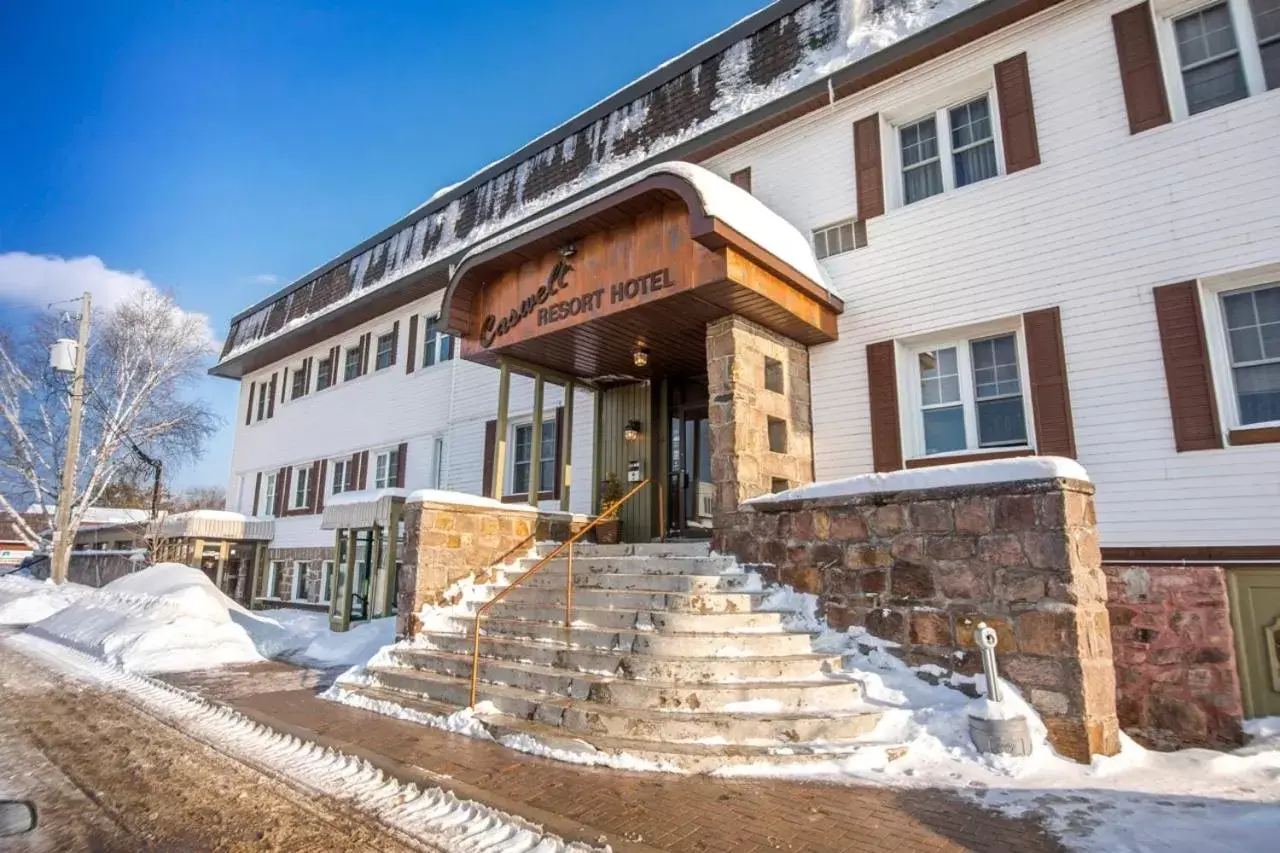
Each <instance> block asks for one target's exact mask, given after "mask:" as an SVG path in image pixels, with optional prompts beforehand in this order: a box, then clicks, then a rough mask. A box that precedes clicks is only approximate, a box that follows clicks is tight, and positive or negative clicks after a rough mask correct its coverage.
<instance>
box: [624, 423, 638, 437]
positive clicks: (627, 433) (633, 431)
mask: <svg viewBox="0 0 1280 853" xmlns="http://www.w3.org/2000/svg"><path fill="white" fill-rule="evenodd" d="M640 432H641V430H640V422H639V421H627V425H626V426H625V427H623V429H622V437H623V439H625V440H626V441H639V440H640Z"/></svg>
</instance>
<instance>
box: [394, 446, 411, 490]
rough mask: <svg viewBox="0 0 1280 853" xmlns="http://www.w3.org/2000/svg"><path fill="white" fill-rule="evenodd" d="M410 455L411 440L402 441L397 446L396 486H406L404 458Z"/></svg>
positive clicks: (401, 487) (400, 487)
mask: <svg viewBox="0 0 1280 853" xmlns="http://www.w3.org/2000/svg"><path fill="white" fill-rule="evenodd" d="M408 455H409V442H407V441H402V442H400V446H399V447H397V448H396V488H399V489H403V488H404V460H405V457H407V456H408Z"/></svg>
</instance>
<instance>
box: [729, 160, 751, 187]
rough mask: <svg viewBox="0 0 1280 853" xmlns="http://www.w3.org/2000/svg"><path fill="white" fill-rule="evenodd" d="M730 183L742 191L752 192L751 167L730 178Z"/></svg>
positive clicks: (740, 170) (737, 172) (735, 173)
mask: <svg viewBox="0 0 1280 853" xmlns="http://www.w3.org/2000/svg"><path fill="white" fill-rule="evenodd" d="M729 183H731V184H733V185H734V186H735V187H737V188H738V189H740V190H746V191H747V192H751V167H750V166H748V167H747V168H745V169H739V170H738V171H736V172H734V173H733V174H731V175H730V176H729Z"/></svg>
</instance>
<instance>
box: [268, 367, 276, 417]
mask: <svg viewBox="0 0 1280 853" xmlns="http://www.w3.org/2000/svg"><path fill="white" fill-rule="evenodd" d="M267 393H269V394H270V395H271V396H270V397H268V398H267V417H268V418H272V417H275V414H276V375H275V374H274V373H273V374H271V384H270V385H269V386H268V387H267Z"/></svg>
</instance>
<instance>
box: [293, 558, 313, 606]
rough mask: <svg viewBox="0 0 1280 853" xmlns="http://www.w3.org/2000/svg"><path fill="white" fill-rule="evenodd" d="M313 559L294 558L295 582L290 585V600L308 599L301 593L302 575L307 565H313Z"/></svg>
mask: <svg viewBox="0 0 1280 853" xmlns="http://www.w3.org/2000/svg"><path fill="white" fill-rule="evenodd" d="M311 562H312V561H311V560H294V561H293V583H292V584H290V586H289V600H290V601H306V600H307V599H306V598H305V597H303V596H302V595H301V594H300V593H301V592H302V576H303V573H304V572H306V570H307V567H309V566H310V565H311Z"/></svg>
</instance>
